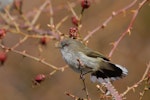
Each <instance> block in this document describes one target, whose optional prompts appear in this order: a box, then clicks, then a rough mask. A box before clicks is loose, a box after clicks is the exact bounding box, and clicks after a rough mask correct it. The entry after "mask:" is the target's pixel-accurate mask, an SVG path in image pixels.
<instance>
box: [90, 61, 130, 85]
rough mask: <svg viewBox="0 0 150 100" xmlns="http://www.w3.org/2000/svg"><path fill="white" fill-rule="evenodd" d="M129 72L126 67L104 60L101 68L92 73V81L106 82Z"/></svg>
mask: <svg viewBox="0 0 150 100" xmlns="http://www.w3.org/2000/svg"><path fill="white" fill-rule="evenodd" d="M127 74H128V70H127V69H126V68H125V67H123V66H121V65H118V64H113V63H111V62H103V64H101V67H100V69H99V70H97V71H95V72H93V73H92V74H91V81H92V82H96V81H98V82H100V83H104V82H109V81H114V80H117V79H120V78H122V77H125V76H126V75H127Z"/></svg>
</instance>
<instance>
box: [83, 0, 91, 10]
mask: <svg viewBox="0 0 150 100" xmlns="http://www.w3.org/2000/svg"><path fill="white" fill-rule="evenodd" d="M81 6H82V8H83V9H87V8H89V7H90V2H89V0H82V1H81Z"/></svg>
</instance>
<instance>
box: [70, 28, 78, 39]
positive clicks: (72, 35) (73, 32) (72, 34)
mask: <svg viewBox="0 0 150 100" xmlns="http://www.w3.org/2000/svg"><path fill="white" fill-rule="evenodd" d="M69 37H70V38H73V39H76V38H77V37H78V29H77V28H75V27H71V28H70V29H69Z"/></svg>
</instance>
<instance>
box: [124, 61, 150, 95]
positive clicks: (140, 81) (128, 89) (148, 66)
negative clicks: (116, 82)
mask: <svg viewBox="0 0 150 100" xmlns="http://www.w3.org/2000/svg"><path fill="white" fill-rule="evenodd" d="M149 70H150V62H149V64H148V65H147V68H146V70H145V72H144V74H143V76H142V78H141V79H140V80H139V81H138V82H136V83H135V84H134V85H132V86H131V87H128V88H127V90H125V91H124V92H123V93H122V94H121V95H122V96H125V95H126V94H127V93H128V92H129V91H130V90H134V89H135V88H136V87H138V85H140V84H141V83H142V82H143V81H144V80H145V78H146V76H147V74H148V72H149Z"/></svg>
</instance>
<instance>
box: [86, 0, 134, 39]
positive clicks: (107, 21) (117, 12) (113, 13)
mask: <svg viewBox="0 0 150 100" xmlns="http://www.w3.org/2000/svg"><path fill="white" fill-rule="evenodd" d="M136 2H137V0H134V1H133V2H131V3H130V4H129V5H127V6H125V7H124V8H122V9H120V10H118V11H116V12H112V15H111V16H109V17H108V18H107V19H106V20H105V21H104V22H103V23H102V25H100V26H98V27H96V28H95V29H94V30H92V31H91V32H89V33H88V35H86V37H85V38H84V39H83V40H84V41H86V40H88V39H89V38H90V37H91V36H92V35H93V34H94V33H95V32H97V31H98V30H100V29H103V28H104V27H106V25H107V24H108V23H109V22H110V21H111V20H112V19H113V17H115V16H117V15H119V14H121V13H124V12H125V11H127V10H128V9H129V8H131V7H132V6H134V4H135V3H136Z"/></svg>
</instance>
